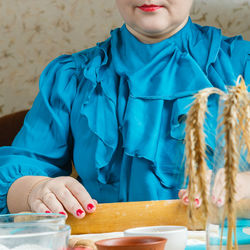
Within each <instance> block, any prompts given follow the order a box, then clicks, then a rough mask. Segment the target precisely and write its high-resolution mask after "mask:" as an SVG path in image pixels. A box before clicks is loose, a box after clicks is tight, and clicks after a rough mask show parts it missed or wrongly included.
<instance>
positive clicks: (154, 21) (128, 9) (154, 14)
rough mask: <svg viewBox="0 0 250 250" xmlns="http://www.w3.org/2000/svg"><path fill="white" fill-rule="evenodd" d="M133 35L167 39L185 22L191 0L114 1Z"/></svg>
mask: <svg viewBox="0 0 250 250" xmlns="http://www.w3.org/2000/svg"><path fill="white" fill-rule="evenodd" d="M116 3H117V6H118V9H119V11H120V13H121V15H122V17H123V19H124V21H125V23H126V25H127V27H128V28H129V30H130V31H132V33H133V34H134V35H136V34H138V35H139V36H141V35H142V36H146V37H152V38H154V37H165V38H167V37H169V36H171V35H173V34H174V33H176V32H177V31H178V30H180V29H181V28H182V27H183V26H184V25H185V23H186V22H187V19H188V16H189V13H190V9H191V6H192V3H193V0H116Z"/></svg>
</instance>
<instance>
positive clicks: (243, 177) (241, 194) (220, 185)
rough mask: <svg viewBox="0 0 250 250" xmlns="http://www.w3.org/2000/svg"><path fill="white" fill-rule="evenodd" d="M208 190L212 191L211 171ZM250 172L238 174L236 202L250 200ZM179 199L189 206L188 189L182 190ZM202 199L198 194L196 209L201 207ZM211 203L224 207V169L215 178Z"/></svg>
mask: <svg viewBox="0 0 250 250" xmlns="http://www.w3.org/2000/svg"><path fill="white" fill-rule="evenodd" d="M207 176H208V190H210V180H211V170H209V172H208V175H207ZM249 183H250V172H241V173H238V174H237V177H236V196H235V200H236V201H239V200H241V199H246V198H248V199H249V198H250V189H249ZM179 198H180V199H181V200H182V202H183V204H185V205H188V203H189V200H188V191H187V190H186V189H181V190H180V191H179ZM201 202H202V200H201V198H200V195H199V194H198V195H197V197H196V199H195V205H196V207H199V206H200V205H201ZM211 202H212V203H213V204H214V205H216V206H217V207H222V206H223V205H224V204H225V171H224V168H223V169H220V170H219V171H218V173H217V174H216V176H215V180H214V186H213V189H212V194H211Z"/></svg>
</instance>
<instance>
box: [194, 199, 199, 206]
mask: <svg viewBox="0 0 250 250" xmlns="http://www.w3.org/2000/svg"><path fill="white" fill-rule="evenodd" d="M194 201H195V203H196V205H197V206H198V205H199V204H200V200H199V199H198V198H196V199H195V200H194Z"/></svg>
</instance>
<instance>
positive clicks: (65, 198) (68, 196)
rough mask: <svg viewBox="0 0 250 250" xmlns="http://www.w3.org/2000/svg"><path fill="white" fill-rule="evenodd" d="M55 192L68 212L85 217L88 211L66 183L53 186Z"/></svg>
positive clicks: (77, 216) (78, 216)
mask: <svg viewBox="0 0 250 250" xmlns="http://www.w3.org/2000/svg"><path fill="white" fill-rule="evenodd" d="M51 190H52V191H53V193H54V194H55V196H56V198H57V200H58V201H59V202H60V203H61V204H63V206H64V208H65V209H66V210H67V212H69V213H71V214H73V215H74V216H75V217H76V218H79V219H81V218H83V217H84V216H85V215H86V213H85V211H84V209H83V207H82V206H81V205H80V203H79V202H78V200H77V199H76V198H75V197H74V196H73V195H72V193H71V192H70V191H69V190H68V189H67V188H66V187H65V185H63V184H61V185H57V186H53V187H52V188H51Z"/></svg>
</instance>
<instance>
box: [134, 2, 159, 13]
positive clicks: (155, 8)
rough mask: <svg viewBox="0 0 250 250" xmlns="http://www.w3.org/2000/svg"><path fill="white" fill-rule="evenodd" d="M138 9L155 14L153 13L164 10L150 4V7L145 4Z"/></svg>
mask: <svg viewBox="0 0 250 250" xmlns="http://www.w3.org/2000/svg"><path fill="white" fill-rule="evenodd" d="M138 8H139V9H140V10H142V11H145V12H153V11H156V10H158V9H160V8H162V6H160V5H154V4H150V5H146V4H144V5H142V6H139V7H138Z"/></svg>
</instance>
